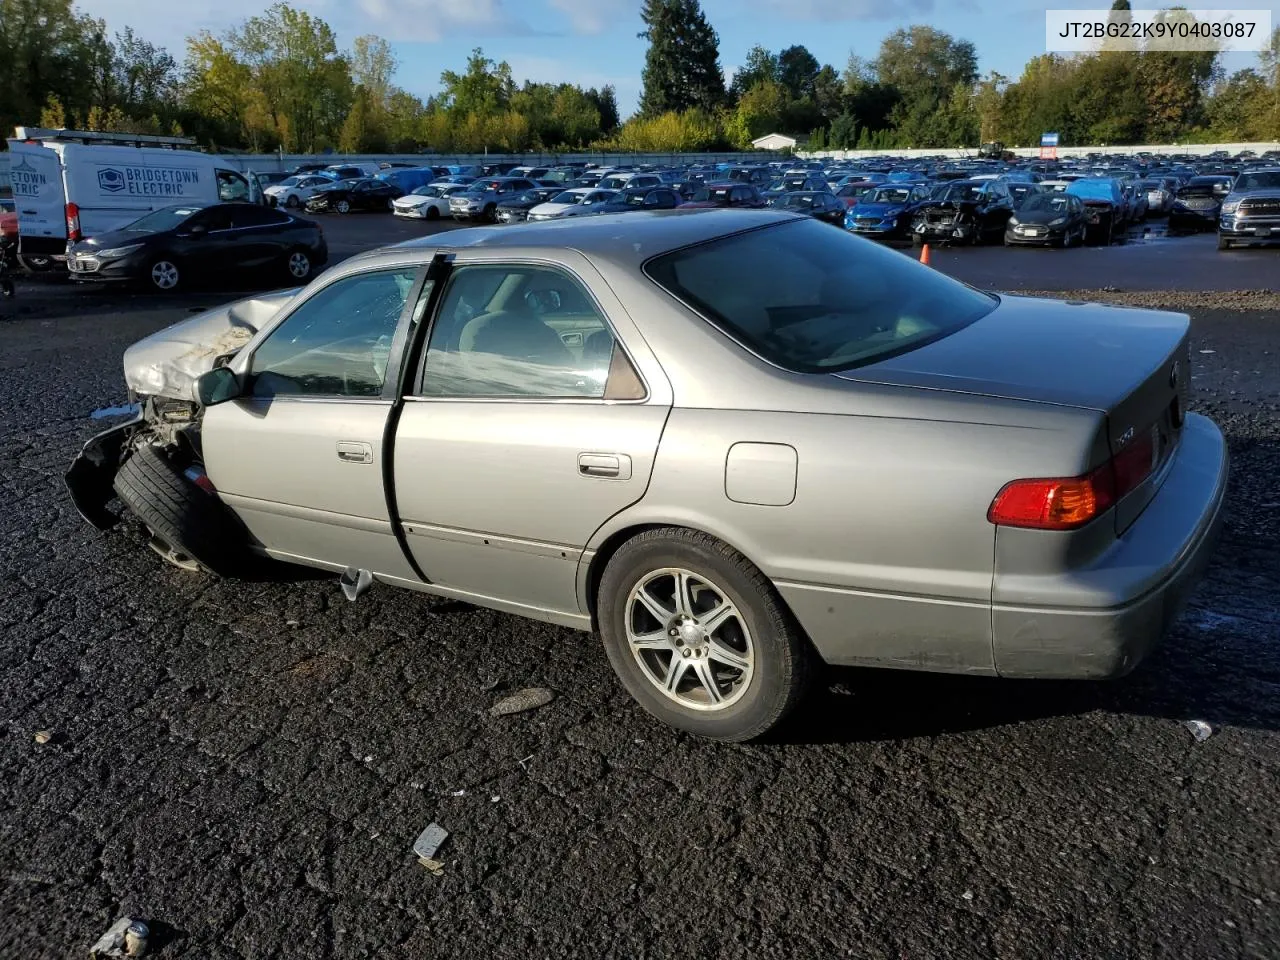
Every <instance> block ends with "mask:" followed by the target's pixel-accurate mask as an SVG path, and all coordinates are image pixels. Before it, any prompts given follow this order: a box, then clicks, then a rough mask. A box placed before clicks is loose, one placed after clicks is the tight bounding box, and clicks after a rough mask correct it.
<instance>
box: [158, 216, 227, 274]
mask: <svg viewBox="0 0 1280 960" xmlns="http://www.w3.org/2000/svg"><path fill="white" fill-rule="evenodd" d="M230 208H231V205H230V204H224V203H215V204H213V205H212V206H210V207H206V208H205V209H204V210H201V211H200V212H199V213H197V214H195V215H194V216H192V217H190V218H189V219H188V220H187V221H186V222H184V223H182V224H181V225H180V226H179V227H178V228H177V229H176V230H175V231H174V240H173V244H174V249H173V250H172V251H171V252H172V254H173V255H174V256H176V257H177V258H178V260H179V261H180V263H181V266H182V268H183V271H184V272H185V273H187V274H189V275H192V276H217V275H219V274H221V273H222V272H223V271H226V270H229V269H232V264H233V262H234V258H235V235H234V233H233V232H232V224H231V209H230Z"/></svg>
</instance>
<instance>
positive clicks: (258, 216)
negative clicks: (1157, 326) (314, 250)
mask: <svg viewBox="0 0 1280 960" xmlns="http://www.w3.org/2000/svg"><path fill="white" fill-rule="evenodd" d="M226 209H227V213H228V214H229V216H230V221H231V222H230V225H229V227H228V236H227V244H226V247H225V250H224V253H225V255H224V257H223V258H222V263H223V266H224V268H225V269H228V270H252V269H256V268H258V267H261V266H264V265H266V264H268V263H271V262H273V261H275V260H279V259H280V258H281V256H282V255H283V253H284V250H283V249H282V241H281V238H280V231H281V229H282V228H283V226H284V225H285V224H286V223H288V222H289V218H288V217H287V216H285V215H284V214H283V213H279V212H277V211H275V210H271V209H269V208H267V207H258V206H254V205H253V204H247V203H236V204H230V205H228V207H227V208H226Z"/></svg>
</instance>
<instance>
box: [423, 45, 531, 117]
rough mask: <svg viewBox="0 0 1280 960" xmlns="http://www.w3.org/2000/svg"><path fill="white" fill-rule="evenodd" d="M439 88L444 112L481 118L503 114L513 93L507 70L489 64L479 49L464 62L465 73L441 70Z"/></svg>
mask: <svg viewBox="0 0 1280 960" xmlns="http://www.w3.org/2000/svg"><path fill="white" fill-rule="evenodd" d="M440 85H441V86H442V87H443V88H444V90H443V92H442V93H441V96H440V99H441V102H442V105H443V106H444V107H445V108H446V109H449V110H456V111H458V112H459V113H462V114H467V113H475V114H477V115H478V116H481V117H484V116H489V115H491V114H495V113H498V112H499V111H502V110H505V109H506V107H507V104H509V103H510V102H511V96H512V94H513V93H515V82H514V81H513V80H512V79H511V67H510V66H509V65H508V64H507V63H506V61H503V62H502V63H495V62H494V61H493V60H490V59H489V58H488V57H486V56H485V55H484V51H483V50H481V49H480V48H479V47H476V48H475V49H474V50H472V51H471V56H469V57H468V58H467V69H466V71H465V72H463V73H455V72H454V71H452V70H445V71H444V72H443V73H441V74H440Z"/></svg>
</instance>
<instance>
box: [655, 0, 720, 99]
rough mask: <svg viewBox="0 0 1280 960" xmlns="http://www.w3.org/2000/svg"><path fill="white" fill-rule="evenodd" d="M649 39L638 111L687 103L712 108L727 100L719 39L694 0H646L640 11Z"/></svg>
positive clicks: (696, 0)
mask: <svg viewBox="0 0 1280 960" xmlns="http://www.w3.org/2000/svg"><path fill="white" fill-rule="evenodd" d="M640 19H641V20H642V21H644V25H645V29H644V31H643V32H641V33H640V34H639V36H640V37H641V38H642V39H644V40H648V41H649V50H648V52H647V53H646V54H645V58H644V71H643V72H642V73H641V80H642V81H643V83H644V90H643V92H642V93H641V95H640V113H641V114H642V115H644V116H647V117H652V116H658V115H660V114H663V113H666V112H668V111H677V112H678V111H682V110H687V109H689V108H690V107H697V108H700V109H702V110H708V111H709V110H714V109H715V108H717V107H719V106H720V105H721V104H722V103H723V102H724V98H725V91H724V74H722V73H721V72H720V52H719V44H720V38H719V37H717V36H716V32H715V30H713V29H712V28H711V24H709V23H707V18H706V17H705V16H703V14H702V7H701V5H700V4H699V3H698V0H645V3H644V7H643V8H641V10H640Z"/></svg>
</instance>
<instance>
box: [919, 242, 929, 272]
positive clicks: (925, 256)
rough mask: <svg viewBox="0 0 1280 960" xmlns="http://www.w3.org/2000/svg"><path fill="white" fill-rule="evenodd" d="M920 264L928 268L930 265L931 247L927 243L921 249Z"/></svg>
mask: <svg viewBox="0 0 1280 960" xmlns="http://www.w3.org/2000/svg"><path fill="white" fill-rule="evenodd" d="M920 262H921V263H923V264H924V265H925V266H926V267H927V266H928V265H929V245H928V244H927V243H926V244H925V245H924V246H923V247H921V248H920Z"/></svg>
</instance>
